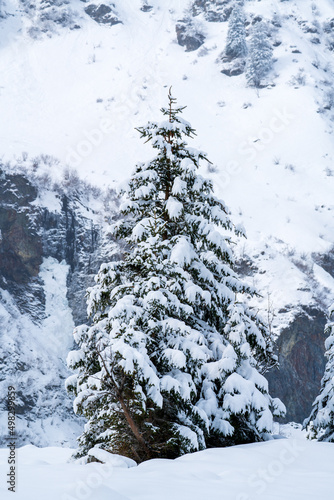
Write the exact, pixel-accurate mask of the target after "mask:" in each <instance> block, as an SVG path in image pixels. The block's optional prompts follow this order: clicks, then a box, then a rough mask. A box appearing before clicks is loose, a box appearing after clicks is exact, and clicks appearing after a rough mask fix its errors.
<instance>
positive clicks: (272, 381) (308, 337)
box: [266, 308, 326, 422]
mask: <svg viewBox="0 0 334 500" xmlns="http://www.w3.org/2000/svg"><path fill="white" fill-rule="evenodd" d="M325 323H326V316H325V314H324V313H323V312H322V311H321V310H319V309H315V308H304V309H303V310H302V311H300V313H299V314H298V315H297V316H296V317H295V319H294V321H293V322H292V324H291V325H290V326H289V327H288V328H286V329H284V330H283V331H282V332H281V334H280V337H279V339H278V342H277V348H278V357H279V363H280V367H279V369H274V370H272V371H271V372H269V373H267V374H266V377H267V378H268V381H269V387H270V392H271V394H272V395H273V396H275V397H279V398H280V399H281V400H282V401H283V402H284V404H285V405H286V407H287V414H286V418H285V419H284V422H290V421H295V422H303V420H304V419H305V418H306V417H307V416H308V415H309V414H310V412H311V408H312V403H313V401H314V399H315V397H316V396H317V395H318V394H319V389H320V381H321V378H322V376H323V374H324V368H325V357H324V350H325V348H324V341H325V338H326V336H325V334H324V327H325Z"/></svg>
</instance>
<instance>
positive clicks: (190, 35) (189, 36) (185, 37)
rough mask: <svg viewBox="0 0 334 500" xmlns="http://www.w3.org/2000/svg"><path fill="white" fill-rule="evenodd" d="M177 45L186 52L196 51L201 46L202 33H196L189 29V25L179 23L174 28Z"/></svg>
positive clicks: (203, 38) (202, 40)
mask: <svg viewBox="0 0 334 500" xmlns="http://www.w3.org/2000/svg"><path fill="white" fill-rule="evenodd" d="M175 31H176V36H177V43H178V44H179V45H181V47H186V52H192V51H194V50H197V49H198V48H199V47H200V46H201V45H203V43H204V40H205V36H204V35H203V34H202V33H196V31H194V30H192V29H191V25H190V24H188V23H187V22H183V21H180V22H179V23H178V24H177V25H176V27H175Z"/></svg>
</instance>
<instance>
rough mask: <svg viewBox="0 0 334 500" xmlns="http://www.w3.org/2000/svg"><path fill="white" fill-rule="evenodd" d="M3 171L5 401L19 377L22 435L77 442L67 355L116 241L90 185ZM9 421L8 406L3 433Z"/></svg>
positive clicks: (0, 332) (0, 253)
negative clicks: (43, 182) (69, 186)
mask: <svg viewBox="0 0 334 500" xmlns="http://www.w3.org/2000/svg"><path fill="white" fill-rule="evenodd" d="M0 175H1V177H0V178H1V183H0V235H1V237H0V336H1V354H0V362H1V380H0V393H1V401H2V403H1V405H2V409H5V400H6V399H5V395H6V391H7V387H8V385H9V384H12V385H14V386H15V388H16V390H17V414H18V421H17V425H18V435H19V442H20V443H24V442H27V441H28V442H33V443H35V444H37V445H46V444H52V443H59V442H63V443H71V444H73V443H74V439H75V436H76V435H77V434H78V425H79V424H78V419H77V418H76V417H75V416H74V414H73V411H72V401H71V400H70V399H69V398H68V397H67V394H66V391H65V388H64V379H65V378H66V377H67V376H68V371H67V368H66V356H67V353H68V350H69V349H70V348H71V347H72V331H73V327H74V325H75V324H78V323H81V322H83V321H86V319H87V318H86V307H85V299H84V291H85V289H86V288H87V287H88V286H89V285H91V284H92V283H93V277H94V275H95V273H96V272H97V270H98V267H99V265H100V263H101V261H102V260H105V259H106V258H113V257H112V254H113V253H114V252H115V250H116V249H117V247H116V246H115V244H114V243H113V242H112V240H110V239H108V236H107V235H105V234H104V233H103V230H102V225H101V224H99V220H100V215H99V213H98V212H97V211H96V210H92V209H91V208H90V207H89V200H88V199H87V193H86V196H83V195H82V193H81V194H80V193H79V192H74V193H73V192H72V193H71V194H68V193H66V192H64V190H63V189H60V188H59V186H58V188H56V189H50V188H48V189H45V188H42V187H41V186H40V185H39V183H38V182H37V181H36V179H35V182H31V181H29V180H28V179H27V178H26V177H25V175H23V174H18V173H8V172H7V173H5V171H4V170H3V169H2V170H1V172H0ZM96 205H97V203H96V199H95V206H96ZM102 240H103V241H104V242H103V250H102V245H101V242H102ZM106 254H108V256H107V255H106ZM6 424H7V422H6V419H5V412H3V413H2V419H1V420H0V430H1V432H0V435H2V436H5V435H6ZM1 444H3V442H2V441H1Z"/></svg>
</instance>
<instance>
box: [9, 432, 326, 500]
mask: <svg viewBox="0 0 334 500" xmlns="http://www.w3.org/2000/svg"><path fill="white" fill-rule="evenodd" d="M71 451H72V450H70V449H66V448H36V447H35V446H32V445H28V446H24V447H22V448H19V449H18V450H17V457H18V461H17V468H16V471H17V488H16V492H15V494H14V493H12V492H11V491H8V490H7V486H6V484H5V483H6V474H7V473H8V468H9V465H8V464H7V457H8V451H7V450H6V449H1V450H0V472H1V483H0V484H1V487H0V498H1V500H7V499H11V498H15V500H89V499H92V500H206V499H208V500H308V499H309V500H311V499H312V500H325V499H326V500H327V499H328V500H330V499H331V498H333V496H332V495H333V486H334V476H333V464H334V445H333V444H332V443H318V442H314V441H311V442H310V441H307V440H306V439H300V438H299V436H298V438H296V437H295V436H294V437H291V438H289V439H277V440H272V441H267V442H264V443H256V444H249V445H241V446H234V447H231V448H220V449H218V448H214V449H210V450H205V451H201V452H197V453H193V454H189V455H185V456H183V457H181V458H178V459H176V460H163V459H157V460H150V461H148V462H144V463H143V464H141V465H139V466H138V467H131V468H128V465H127V463H126V461H125V460H122V459H121V458H120V457H118V456H117V457H116V458H115V459H114V460H110V463H108V464H103V465H102V464H98V463H91V464H87V465H79V464H78V463H73V462H72V463H68V459H69V458H70V456H71Z"/></svg>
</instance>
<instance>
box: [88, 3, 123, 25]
mask: <svg viewBox="0 0 334 500" xmlns="http://www.w3.org/2000/svg"><path fill="white" fill-rule="evenodd" d="M114 7H115V5H114V4H112V7H109V5H105V4H103V3H102V4H99V5H94V4H91V5H88V7H86V8H85V12H86V14H88V15H89V16H90V17H91V18H92V19H94V21H96V22H97V23H99V24H109V26H114V25H115V24H122V21H120V20H119V19H118V17H117V15H116V14H115V11H114V10H113V9H114Z"/></svg>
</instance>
